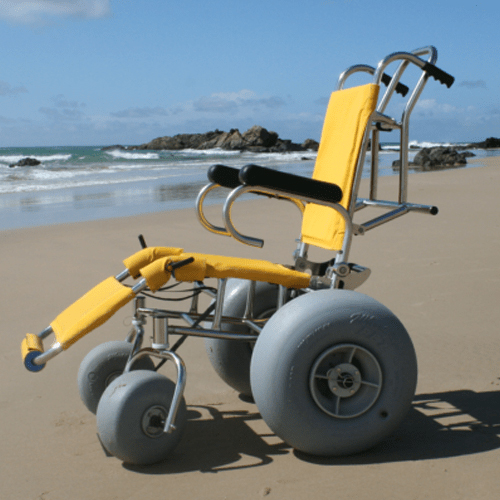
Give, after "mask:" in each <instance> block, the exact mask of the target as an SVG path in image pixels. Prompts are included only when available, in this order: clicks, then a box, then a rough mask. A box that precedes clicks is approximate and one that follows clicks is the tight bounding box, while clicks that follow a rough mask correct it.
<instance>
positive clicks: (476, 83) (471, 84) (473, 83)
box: [458, 80, 487, 89]
mask: <svg viewBox="0 0 500 500" xmlns="http://www.w3.org/2000/svg"><path fill="white" fill-rule="evenodd" d="M458 86H459V87H466V88H468V89H486V88H487V86H486V82H485V81H484V80H464V81H462V82H460V83H459V84H458Z"/></svg>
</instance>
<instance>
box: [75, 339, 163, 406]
mask: <svg viewBox="0 0 500 500" xmlns="http://www.w3.org/2000/svg"><path fill="white" fill-rule="evenodd" d="M131 352H132V344H130V343H129V342H126V341H124V340H112V341H111V342H105V343H104V344H100V345H98V346H97V347H94V349H92V350H91V351H90V352H89V353H88V354H87V355H86V356H85V358H83V361H82V363H81V365H80V369H79V370H78V390H79V391H80V397H81V398H82V401H83V404H84V405H85V406H86V407H87V408H88V409H89V410H90V411H91V412H92V413H95V412H96V411H97V405H98V404H99V400H100V399H101V396H102V393H103V392H104V390H105V389H106V387H108V385H109V384H110V383H111V382H112V381H113V380H114V379H115V378H117V377H119V376H120V375H121V374H122V373H123V370H124V369H125V365H126V364H127V361H128V358H129V356H130V353H131ZM154 367H155V365H154V363H153V360H152V359H151V358H149V357H147V356H146V357H142V358H139V359H138V360H137V362H136V363H134V365H133V367H132V368H133V369H135V370H154Z"/></svg>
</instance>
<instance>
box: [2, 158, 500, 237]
mask: <svg viewBox="0 0 500 500" xmlns="http://www.w3.org/2000/svg"><path fill="white" fill-rule="evenodd" d="M495 158H500V156H491V157H488V156H486V157H482V158H472V159H470V160H469V162H468V163H467V165H465V166H464V167H454V168H450V169H446V171H452V170H453V171H455V170H462V169H470V168H481V167H483V166H486V165H488V164H489V161H490V160H491V161H495ZM439 171H444V170H436V171H430V172H419V171H414V170H412V169H410V172H409V173H410V175H411V176H413V175H415V174H434V173H437V172H439ZM382 177H397V174H392V175H386V176H381V178H382ZM207 182H208V181H207V180H199V179H196V180H193V181H192V182H184V183H181V184H178V183H172V184H170V183H168V181H167V180H166V179H155V180H142V181H136V182H135V183H129V182H125V183H121V184H112V185H111V187H110V186H108V185H100V186H91V187H82V186H80V187H77V188H63V189H54V190H48V191H40V192H31V193H10V194H5V195H0V209H1V210H2V212H3V217H2V220H0V231H8V230H14V229H22V228H30V227H39V226H52V225H57V224H73V223H79V222H86V221H92V220H105V219H114V218H121V217H134V216H136V215H143V214H153V213H158V212H170V211H172V210H181V209H189V208H192V209H193V210H194V201H195V199H196V196H197V194H198V192H199V191H200V189H201V188H202V187H203V186H204V185H205V184H206V183H207ZM2 196H4V198H2ZM225 196H227V193H226V192H225V190H220V191H219V190H216V191H214V192H213V193H212V194H211V195H210V196H209V197H208V198H207V200H206V203H207V206H208V205H213V204H221V203H223V202H224V200H225Z"/></svg>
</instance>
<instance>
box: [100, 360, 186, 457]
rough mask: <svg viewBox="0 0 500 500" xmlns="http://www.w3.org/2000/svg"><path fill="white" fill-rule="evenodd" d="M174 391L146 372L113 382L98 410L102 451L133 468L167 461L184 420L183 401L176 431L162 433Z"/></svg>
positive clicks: (161, 378)
mask: <svg viewBox="0 0 500 500" xmlns="http://www.w3.org/2000/svg"><path fill="white" fill-rule="evenodd" d="M174 390H175V384H174V383H173V382H172V381H171V380H170V379H168V378H167V377H165V376H164V375H161V374H159V373H157V372H153V371H149V370H135V371H130V372H128V373H124V374H123V375H121V376H120V377H118V378H117V379H115V380H114V381H113V382H112V383H111V384H110V385H109V386H108V387H107V389H106V390H105V391H104V394H103V395H102V398H101V401H100V402H99V406H98V407H97V428H98V432H99V436H100V439H101V443H102V444H103V446H104V448H105V449H106V450H107V451H108V452H109V453H111V454H112V455H114V456H115V457H117V458H119V459H120V460H122V461H123V462H126V463H129V464H134V465H149V464H154V463H157V462H161V461H163V460H165V459H166V458H168V456H169V454H170V453H171V452H172V450H173V449H174V448H175V447H176V446H177V444H178V443H179V441H180V439H181V437H182V433H183V431H184V427H185V423H186V418H187V417H186V403H185V401H184V398H182V401H181V405H180V407H179V411H178V413H177V416H176V419H175V422H174V425H175V427H176V428H175V430H173V431H171V432H169V433H165V432H163V428H164V425H165V420H166V417H167V415H168V412H169V409H170V404H171V401H172V397H173V394H174Z"/></svg>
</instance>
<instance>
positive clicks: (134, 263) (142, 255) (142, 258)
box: [123, 247, 183, 278]
mask: <svg viewBox="0 0 500 500" xmlns="http://www.w3.org/2000/svg"><path fill="white" fill-rule="evenodd" d="M182 252H183V249H182V248H176V247H148V248H143V249H142V250H139V251H138V252H136V253H135V254H134V255H131V256H130V257H128V258H126V259H125V260H124V261H123V263H124V264H125V267H126V268H127V269H128V272H129V273H130V276H132V277H133V278H137V276H139V271H140V270H141V269H142V268H143V267H145V266H147V265H148V264H151V263H152V262H154V261H155V260H157V259H159V258H161V257H169V256H171V255H180V254H181V253H182Z"/></svg>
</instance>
